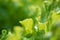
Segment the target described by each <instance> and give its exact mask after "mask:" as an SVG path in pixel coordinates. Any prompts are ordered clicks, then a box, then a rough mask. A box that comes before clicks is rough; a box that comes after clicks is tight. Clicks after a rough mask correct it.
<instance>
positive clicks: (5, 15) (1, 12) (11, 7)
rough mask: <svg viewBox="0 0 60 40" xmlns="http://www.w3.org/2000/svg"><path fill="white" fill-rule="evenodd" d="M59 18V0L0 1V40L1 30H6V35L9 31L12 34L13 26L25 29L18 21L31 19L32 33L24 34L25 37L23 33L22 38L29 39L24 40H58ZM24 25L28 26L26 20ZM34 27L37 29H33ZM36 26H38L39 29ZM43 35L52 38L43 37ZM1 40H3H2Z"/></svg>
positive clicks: (59, 33)
mask: <svg viewBox="0 0 60 40" xmlns="http://www.w3.org/2000/svg"><path fill="white" fill-rule="evenodd" d="M59 17H60V0H0V38H1V37H2V36H3V35H2V30H6V31H7V34H8V33H9V31H11V32H12V33H13V29H14V27H15V26H21V27H23V28H25V27H24V22H23V23H19V21H24V20H25V19H29V18H32V20H33V26H32V27H33V29H32V30H33V33H29V34H27V33H26V32H25V33H26V35H25V34H24V31H23V36H25V37H27V38H29V39H26V40H60V39H59V38H60V36H59V35H60V32H59V31H60V18H59ZM26 23H28V24H29V22H28V20H27V21H26ZM39 23H40V24H39ZM28 24H27V25H28ZM36 25H37V27H36V28H35V26H36ZM38 25H40V28H39V26H38ZM43 25H44V26H43ZM45 25H46V27H45ZM29 26H30V25H29ZM44 27H45V28H44ZM27 28H28V27H27ZM41 29H42V30H41ZM36 30H38V31H36ZM28 31H29V30H28ZM29 32H31V31H29ZM51 32H52V34H51ZM45 34H46V35H48V36H49V35H52V36H51V37H50V36H49V37H47V36H46V37H45ZM23 39H24V37H23V38H22V40H23ZM1 40H5V39H4V38H2V39H1ZM11 40H12V39H11ZM13 40H14V39H13ZM15 40H17V39H15ZM24 40H25V39H24Z"/></svg>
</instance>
